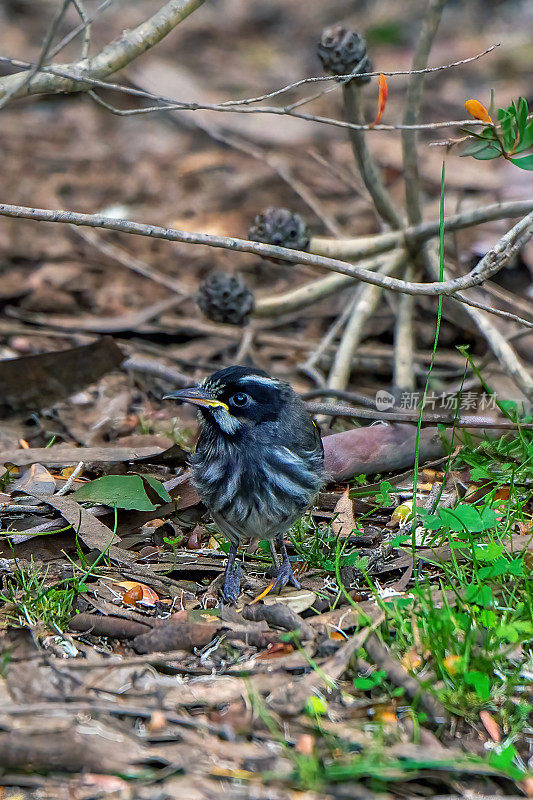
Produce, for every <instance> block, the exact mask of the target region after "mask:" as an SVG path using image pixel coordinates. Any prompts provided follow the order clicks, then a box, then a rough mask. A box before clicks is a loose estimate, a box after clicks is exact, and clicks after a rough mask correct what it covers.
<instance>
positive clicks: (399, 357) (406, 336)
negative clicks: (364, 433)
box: [393, 264, 416, 392]
mask: <svg viewBox="0 0 533 800" xmlns="http://www.w3.org/2000/svg"><path fill="white" fill-rule="evenodd" d="M413 278H414V267H413V266H412V264H408V266H407V267H406V270H405V272H404V279H405V280H406V281H411V280H412V279H413ZM414 307H415V298H414V297H413V295H411V294H402V295H400V300H399V303H398V312H397V314H396V324H395V327H394V364H393V385H394V386H395V387H396V388H397V389H399V390H403V391H409V392H412V391H414V389H415V383H416V380H415V373H414V370H413V363H414V350H415V348H414V325H413V312H414Z"/></svg>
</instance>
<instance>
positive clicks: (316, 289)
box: [254, 258, 383, 317]
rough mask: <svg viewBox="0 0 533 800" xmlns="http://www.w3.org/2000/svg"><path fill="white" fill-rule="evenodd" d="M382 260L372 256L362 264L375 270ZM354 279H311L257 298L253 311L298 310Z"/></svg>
mask: <svg viewBox="0 0 533 800" xmlns="http://www.w3.org/2000/svg"><path fill="white" fill-rule="evenodd" d="M382 261H383V259H382V258H373V259H370V260H368V261H363V262H362V264H363V265H364V267H365V269H371V270H373V271H377V270H378V269H379V266H380V265H381V263H382ZM355 281H356V279H355V278H347V277H346V276H345V275H328V276H327V277H326V278H320V279H319V280H316V281H311V282H310V283H306V284H304V285H303V286H299V287H298V289H292V290H291V291H289V292H285V293H284V294H279V295H271V296H270V297H260V298H258V300H257V302H256V304H255V311H254V313H255V315H256V316H258V317H273V316H277V315H278V314H286V313H288V312H289V311H298V309H300V308H305V307H306V306H309V305H311V304H312V303H317V302H318V301H319V300H323V299H324V298H326V297H329V296H330V295H332V294H335V293H336V292H338V291H340V290H342V289H346V288H347V287H348V286H353V284H354V283H355Z"/></svg>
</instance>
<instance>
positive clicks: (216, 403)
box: [165, 367, 296, 435]
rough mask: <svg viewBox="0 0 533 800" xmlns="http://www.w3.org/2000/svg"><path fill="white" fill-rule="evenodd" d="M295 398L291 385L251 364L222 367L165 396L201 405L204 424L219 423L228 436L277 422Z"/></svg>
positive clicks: (217, 424) (219, 426)
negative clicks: (250, 365)
mask: <svg viewBox="0 0 533 800" xmlns="http://www.w3.org/2000/svg"><path fill="white" fill-rule="evenodd" d="M293 398H296V394H295V393H294V392H293V390H292V389H291V387H290V386H289V385H288V384H286V383H283V382H282V381H278V380H276V378H271V377H270V376H269V375H267V373H266V372H263V371H262V370H259V369H250V368H249V367H228V368H227V369H222V370H220V371H219V372H215V373H214V374H213V375H211V376H210V377H208V378H205V380H203V381H202V382H201V383H200V384H198V386H193V387H191V388H189V389H181V390H179V391H177V392H172V394H167V395H166V396H165V399H171V400H177V401H179V402H182V403H191V404H192V405H194V406H197V408H198V409H199V411H200V412H201V421H202V422H203V423H204V424H206V425H208V426H212V425H214V426H217V427H218V429H220V431H222V433H224V434H227V435H233V434H236V433H237V432H238V431H241V430H242V429H243V427H244V426H253V425H259V424H260V423H262V422H267V421H270V422H274V421H276V420H277V419H279V416H280V413H281V411H282V409H284V408H285V407H286V405H287V403H288V402H289V403H290V401H291V400H292V399H293Z"/></svg>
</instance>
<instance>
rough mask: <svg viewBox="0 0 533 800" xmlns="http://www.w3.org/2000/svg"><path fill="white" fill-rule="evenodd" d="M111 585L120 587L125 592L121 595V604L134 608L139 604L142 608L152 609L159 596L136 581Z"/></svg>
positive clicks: (118, 582) (115, 582)
mask: <svg viewBox="0 0 533 800" xmlns="http://www.w3.org/2000/svg"><path fill="white" fill-rule="evenodd" d="M113 585H114V586H120V587H121V588H122V589H124V590H125V591H124V593H123V595H122V602H123V603H127V604H128V605H132V606H134V605H137V603H140V604H141V605H143V606H149V607H150V608H153V607H154V606H155V604H156V602H157V601H158V600H159V595H158V594H156V593H155V592H154V590H153V589H150V587H149V586H146V584H144V583H139V582H138V581H113Z"/></svg>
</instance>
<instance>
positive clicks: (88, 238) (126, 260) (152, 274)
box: [71, 226, 188, 295]
mask: <svg viewBox="0 0 533 800" xmlns="http://www.w3.org/2000/svg"><path fill="white" fill-rule="evenodd" d="M71 230H72V231H73V232H74V233H75V234H76V235H77V236H80V237H81V238H82V239H83V241H84V242H87V244H90V245H91V246H92V247H94V248H96V250H98V252H99V253H103V254H104V255H106V256H107V257H108V258H111V259H112V260H113V261H117V262H118V263H119V264H122V266H123V267H126V269H131V271H132V272H135V273H137V274H138V275H142V276H143V277H144V278H149V279H150V280H151V281H153V282H154V283H158V284H159V285H160V286H165V287H166V288H167V289H170V290H171V291H172V292H176V294H179V295H187V294H188V292H187V290H186V287H184V286H183V285H182V284H181V281H178V280H176V279H175V278H172V277H170V275H164V274H163V273H162V272H158V271H157V270H155V269H154V268H153V267H151V266H150V265H149V264H147V263H146V262H145V261H141V259H140V258H136V257H135V256H132V255H130V253H127V252H126V250H123V249H122V248H121V247H117V246H116V245H114V244H111V242H106V241H104V240H103V239H101V238H100V237H99V236H98V234H97V233H93V231H84V230H79V229H78V228H76V227H75V226H72V228H71Z"/></svg>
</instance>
